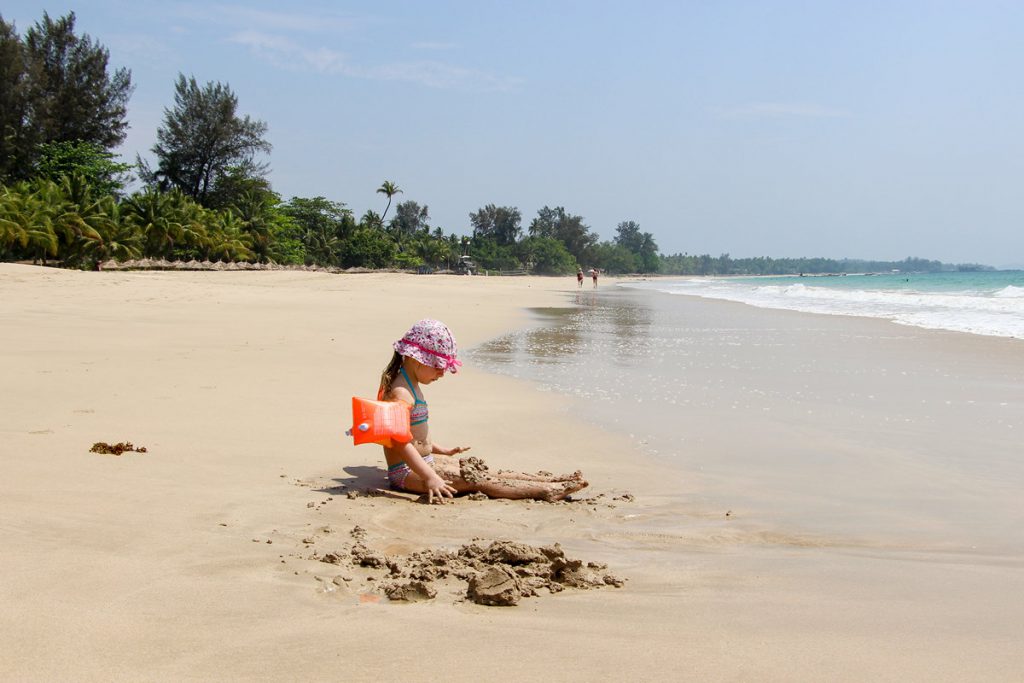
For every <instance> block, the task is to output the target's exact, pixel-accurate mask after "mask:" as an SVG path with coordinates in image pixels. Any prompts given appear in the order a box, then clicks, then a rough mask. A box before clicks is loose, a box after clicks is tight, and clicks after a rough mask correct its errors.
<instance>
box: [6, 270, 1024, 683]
mask: <svg viewBox="0 0 1024 683" xmlns="http://www.w3.org/2000/svg"><path fill="white" fill-rule="evenodd" d="M611 283H612V281H611V279H605V280H602V286H603V287H604V286H610V285H611ZM575 288H576V284H575V281H574V280H573V279H572V278H571V277H570V278H565V279H545V278H483V277H473V278H465V277H461V278H460V277H455V276H411V275H398V274H365V275H327V274H315V273H304V272H257V273H236V272H199V273H171V272H168V273H159V272H145V273H142V272H117V273H84V272H73V271H60V270H54V269H42V268H34V267H29V266H20V265H11V264H0V348H2V349H3V352H2V355H0V377H2V378H3V392H2V393H0V397H2V398H0V432H2V445H0V467H2V469H0V548H2V550H3V555H2V558H3V559H2V571H0V599H2V601H3V609H2V610H0V642H2V643H3V654H2V656H0V678H2V679H4V680H18V681H25V680H30V681H35V680H39V681H43V680H83V681H85V680H189V679H203V680H216V679H256V680H339V679H340V680H355V681H361V680H404V679H408V678H413V677H429V678H436V677H444V678H446V679H449V680H470V679H479V678H480V677H486V678H488V679H492V678H502V679H508V680H539V679H550V678H555V679H558V680H610V679H627V680H663V679H665V678H673V679H684V680H685V679H692V680H808V681H810V680H849V681H861V680H866V679H867V680H893V681H896V680H900V681H905V680H928V681H936V680H949V681H962V680H1020V679H1021V678H1024V655H1021V652H1022V648H1021V644H1022V643H1021V636H1020V628H1019V626H1020V623H1021V618H1022V616H1024V612H1022V604H1021V603H1022V599H1021V597H1020V596H1022V595H1024V579H1022V578H1021V576H1022V572H1021V571H1020V570H1021V568H1022V567H1021V562H1020V557H1019V555H1017V554H1010V553H1008V554H1003V555H993V556H992V557H990V558H988V559H985V560H982V561H979V560H978V558H975V557H969V556H958V555H957V554H955V553H946V554H940V555H937V554H936V553H931V552H929V553H919V554H916V555H915V553H913V552H903V553H901V554H898V555H893V554H892V553H887V552H885V549H884V548H879V547H876V546H871V545H867V546H865V545H860V546H858V545H853V544H843V543H839V544H830V543H828V542H824V541H822V537H821V535H814V534H791V535H787V534H785V533H766V532H764V531H763V530H762V529H758V528H757V527H756V525H754V526H744V525H743V523H742V520H732V519H729V518H728V517H727V516H726V515H725V512H726V511H725V510H722V509H720V508H718V507H716V506H715V505H714V504H710V503H706V502H704V503H702V502H700V500H697V499H688V498H687V497H686V496H685V495H680V494H681V493H685V491H682V492H681V491H679V490H678V489H675V488H673V489H668V488H666V485H665V482H666V478H665V477H663V476H659V471H660V470H659V467H660V466H662V463H659V462H658V461H656V460H654V459H652V458H651V457H650V456H648V455H646V454H645V453H643V452H642V450H641V449H638V448H637V445H636V441H635V440H634V439H630V438H629V437H628V436H627V435H624V434H618V433H616V432H613V431H603V430H600V429H598V428H595V427H594V426H593V425H592V424H591V423H590V422H588V421H587V420H585V419H583V418H582V417H581V416H580V414H579V411H578V408H579V405H578V403H576V404H574V399H567V398H564V397H561V396H559V395H557V394H553V393H547V392H539V391H537V390H536V387H535V386H534V385H532V384H530V383H528V382H526V381H523V380H518V379H514V378H510V377H502V376H497V375H492V374H487V373H485V372H483V371H482V370H481V369H480V368H478V367H474V366H473V365H472V364H467V365H466V366H465V367H464V368H463V371H462V372H460V373H459V374H458V375H457V376H454V377H446V378H445V379H444V380H442V381H440V382H438V383H436V384H434V385H432V386H431V387H430V388H429V393H428V399H429V401H430V405H431V433H432V435H433V436H434V438H435V439H436V440H437V441H438V442H440V443H442V444H444V445H456V444H470V445H472V446H473V451H472V454H473V455H478V456H480V457H482V458H484V459H485V460H486V461H487V462H488V463H489V464H490V465H491V467H492V468H498V467H505V468H510V469H519V470H528V471H533V470H538V469H546V470H551V471H555V472H563V471H572V470H574V469H577V468H580V469H583V471H584V473H585V474H586V476H587V479H588V480H589V481H590V482H591V486H590V488H588V489H586V490H585V491H583V492H581V493H580V494H579V495H578V496H576V497H578V498H580V499H582V500H577V501H575V502H570V503H565V504H547V503H534V502H527V501H490V500H470V499H466V498H460V499H458V500H456V501H455V502H453V503H450V504H447V505H443V506H427V505H424V504H421V503H420V502H417V500H416V498H415V496H411V495H405V494H391V493H387V492H383V491H380V493H379V495H367V494H366V492H367V491H369V492H370V493H373V492H374V491H376V490H377V487H379V486H380V485H381V484H382V483H383V476H384V475H383V458H382V455H381V453H380V452H379V449H377V448H375V447H372V446H363V447H358V448H356V447H353V446H352V445H351V443H350V441H349V440H347V439H346V438H345V437H344V436H343V432H344V430H345V428H347V427H348V426H349V425H348V424H347V423H348V421H349V411H350V398H351V396H352V395H363V396H370V395H372V394H373V392H374V391H375V388H376V382H377V378H378V376H379V373H380V371H381V369H382V368H383V366H384V364H385V363H386V362H387V360H388V358H389V356H390V343H391V342H392V341H393V340H394V339H395V338H396V337H397V336H398V335H400V334H401V333H403V332H404V331H405V330H406V329H407V328H408V326H409V325H410V324H411V323H412V322H414V321H415V320H417V319H419V318H422V317H435V318H439V319H441V320H444V321H445V322H446V323H448V324H449V325H450V326H451V327H452V329H453V330H454V332H455V334H456V337H457V338H458V340H459V344H460V347H462V348H463V349H467V348H470V347H473V346H476V345H479V344H481V343H483V342H485V341H487V340H489V339H492V338H494V337H496V336H497V335H499V334H501V333H503V332H505V331H507V330H509V329H512V328H515V327H517V326H522V325H526V324H529V323H530V322H531V319H530V318H529V316H528V315H527V313H526V312H525V309H526V308H528V307H533V308H538V307H539V308H543V307H562V306H566V305H567V304H570V303H571V300H572V299H571V296H572V294H573V290H575ZM708 305H709V306H711V307H713V308H714V310H716V311H719V312H720V313H721V314H723V315H727V311H728V310H730V309H729V306H730V305H729V304H720V305H715V304H708ZM715 306H717V308H716V307H715ZM799 317H800V319H805V317H803V316H799ZM830 324H831V323H830ZM835 324H836V325H839V326H845V327H843V329H846V330H850V329H854V330H858V331H863V333H864V334H865V335H868V336H870V335H877V332H878V330H879V329H880V328H879V327H877V326H876V325H882V324H883V323H871V322H866V321H859V320H852V319H850V320H844V321H842V322H837V323H835ZM962 338H963V337H962V336H960V335H945V334H938V333H935V334H922V335H920V339H921V340H922V341H921V342H920V345H919V346H917V347H916V350H915V354H925V355H927V354H929V353H934V354H938V355H940V356H943V357H951V358H953V359H954V360H955V359H958V358H959V359H964V358H973V357H974V356H975V355H976V353H977V349H978V347H976V346H975V344H978V343H980V344H982V347H981V348H989V347H987V346H985V345H984V342H985V341H986V340H981V341H980V342H974V341H972V342H971V348H970V349H969V352H963V351H961V350H959V349H958V344H960V343H961V342H960V341H959V340H960V339H962ZM820 342H821V340H820V339H815V340H814V341H813V343H814V344H818V343H820ZM901 348H902V347H900V348H897V349H896V350H897V351H899V350H901ZM992 348H995V347H992ZM999 348H1002V347H999ZM870 361H871V362H875V363H878V362H882V361H885V364H886V365H888V364H889V361H891V362H892V363H897V364H898V363H899V362H901V359H900V358H899V357H898V356H894V357H892V358H888V359H878V358H872V359H870ZM779 381H783V379H782V378H779ZM879 381H882V380H879ZM883 388H884V387H883ZM1011 389H1012V387H1011ZM724 412H727V411H724ZM724 412H723V414H719V415H718V418H717V419H718V420H719V421H720V422H726V421H727V420H726V416H725V414H724ZM828 420H830V421H831V423H832V424H834V426H835V429H836V430H837V431H843V430H847V429H848V428H850V427H851V425H855V424H856V416H855V415H854V414H852V413H851V415H844V414H843V413H842V412H841V411H833V412H832V413H829V415H828ZM844 420H846V421H847V422H844ZM732 434H733V435H734V436H735V438H736V439H737V441H736V442H735V443H734V445H735V446H736V447H743V448H757V449H761V450H763V451H765V452H768V453H772V452H775V451H778V452H780V453H782V452H788V446H787V441H786V438H788V436H789V433H788V432H786V431H785V430H770V429H769V430H765V431H764V432H763V433H761V434H760V436H759V438H756V439H754V438H752V437H751V436H750V435H749V434H744V432H743V430H742V425H737V427H736V430H735V431H734V432H732ZM720 438H721V441H720V442H719V443H714V444H704V446H706V447H707V448H718V449H727V448H728V447H729V442H728V439H727V438H726V436H722V437H720ZM98 441H106V442H110V443H115V442H119V441H131V442H132V443H133V444H134V445H135V446H144V447H145V448H146V452H144V453H139V452H127V453H124V454H122V455H120V456H113V455H101V454H96V453H91V452H90V451H89V448H90V446H92V444H93V443H95V442H98ZM794 469H795V468H794ZM780 476H781V475H780ZM350 494H351V496H352V497H350ZM784 504H785V503H784V502H782V501H780V505H784ZM737 521H739V522H740V524H736V522H737ZM475 539H481V540H480V542H481V543H486V542H489V541H491V540H511V541H516V542H519V543H525V544H530V545H532V546H551V545H553V544H555V543H558V544H560V546H561V548H562V549H563V550H564V551H565V553H566V554H567V555H568V556H570V557H572V558H578V559H580V560H583V561H584V562H594V563H598V564H604V565H607V567H608V571H609V572H611V573H613V574H614V575H615V576H618V577H622V578H624V579H625V583H624V585H622V586H620V587H616V586H605V587H601V588H599V589H592V590H578V589H573V588H569V589H566V590H564V591H561V592H558V593H556V594H551V595H549V594H547V593H546V591H540V593H541V594H540V595H538V596H537V597H530V598H525V599H523V600H522V601H521V602H520V603H519V604H518V605H517V606H515V607H488V606H483V605H478V604H474V603H473V602H471V601H467V600H466V599H465V598H464V597H463V595H462V593H461V589H460V588H459V583H458V582H449V583H445V584H442V585H441V589H440V590H439V591H438V593H437V595H436V597H434V598H433V599H430V600H421V601H414V602H406V601H390V600H388V599H387V598H385V597H382V595H381V592H380V590H379V588H378V585H379V584H380V583H381V582H382V581H384V580H385V577H384V574H383V573H382V572H376V573H375V572H374V571H371V570H370V569H368V568H351V567H348V566H343V565H335V564H331V563H330V562H323V561H321V560H322V559H323V558H324V557H326V556H327V555H328V554H329V553H332V552H334V551H339V552H340V553H346V552H349V551H350V549H351V548H352V546H353V544H354V543H356V542H357V541H358V542H362V543H363V544H364V545H365V546H366V547H367V548H369V549H371V550H373V551H376V552H378V553H382V554H384V555H387V556H389V557H392V558H396V557H399V558H400V557H407V556H408V555H410V554H412V553H415V552H421V551H428V550H431V551H436V550H448V551H455V550H457V549H458V548H460V547H461V546H463V545H465V544H468V543H471V542H473V541H474V540H475ZM345 577H347V578H349V579H351V580H350V581H345V580H344V578H345ZM336 579H337V582H336ZM368 579H369V580H368Z"/></svg>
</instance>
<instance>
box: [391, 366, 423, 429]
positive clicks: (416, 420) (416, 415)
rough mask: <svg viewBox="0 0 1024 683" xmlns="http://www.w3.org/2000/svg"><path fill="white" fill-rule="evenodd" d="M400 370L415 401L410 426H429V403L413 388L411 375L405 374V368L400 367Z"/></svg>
mask: <svg viewBox="0 0 1024 683" xmlns="http://www.w3.org/2000/svg"><path fill="white" fill-rule="evenodd" d="M398 369H399V370H401V371H402V378H403V379H404V380H405V383H406V384H408V385H409V391H410V392H411V393H412V397H413V399H415V403H413V406H412V412H411V414H410V417H411V418H412V421H411V422H410V424H412V425H413V426H415V425H422V424H427V418H428V416H429V411H428V410H427V402H426V401H424V400H423V398H422V397H421V396H420V395H418V394H417V393H416V390H415V389H414V388H413V386H412V382H411V381H410V380H409V375H408V374H407V373H406V372H405V368H402V367H400V368H398Z"/></svg>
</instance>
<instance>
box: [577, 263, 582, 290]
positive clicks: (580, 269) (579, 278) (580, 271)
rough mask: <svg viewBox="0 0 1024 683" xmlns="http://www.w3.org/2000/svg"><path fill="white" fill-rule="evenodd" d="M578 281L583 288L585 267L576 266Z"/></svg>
mask: <svg viewBox="0 0 1024 683" xmlns="http://www.w3.org/2000/svg"><path fill="white" fill-rule="evenodd" d="M576 283H577V284H578V285H579V286H580V289H583V268H582V267H579V266H577V268H576Z"/></svg>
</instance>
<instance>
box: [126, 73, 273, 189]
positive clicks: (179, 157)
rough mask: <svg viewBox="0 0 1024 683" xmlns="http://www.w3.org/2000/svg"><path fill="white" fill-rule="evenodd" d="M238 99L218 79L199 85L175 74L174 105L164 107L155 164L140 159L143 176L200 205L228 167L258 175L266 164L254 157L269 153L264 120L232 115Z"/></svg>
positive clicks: (236, 114)
mask: <svg viewBox="0 0 1024 683" xmlns="http://www.w3.org/2000/svg"><path fill="white" fill-rule="evenodd" d="M237 112H238V98H237V97H236V96H235V94H234V93H233V92H232V91H231V88H230V87H229V86H228V85H227V84H224V83H214V82H210V83H207V84H206V85H205V86H203V87H199V84H198V83H196V79H195V78H194V77H193V78H188V79H186V78H185V76H184V75H182V74H178V80H177V82H176V83H175V85H174V108H173V109H164V122H163V125H161V126H160V128H159V129H158V130H157V133H156V137H157V143H156V144H155V145H154V146H153V150H152V151H153V153H154V154H155V155H156V157H157V168H156V170H155V171H150V170H149V168H148V166H146V165H145V163H144V162H142V161H141V160H140V174H141V175H142V176H143V178H144V180H147V181H149V182H151V183H156V184H159V185H161V186H163V187H177V188H179V189H181V191H182V192H184V193H185V194H186V195H188V196H190V197H192V198H193V199H195V200H196V201H198V202H199V203H200V204H204V205H205V203H206V200H207V197H208V195H209V194H210V192H211V191H212V190H213V188H214V186H215V185H216V184H217V182H218V181H219V180H221V179H222V178H223V177H224V176H226V175H227V174H228V173H229V170H230V169H232V168H235V169H242V172H243V173H244V174H245V175H247V176H250V177H262V175H263V174H264V173H265V172H266V164H264V163H259V162H257V161H256V155H257V154H258V153H259V152H269V151H270V149H271V145H270V143H269V142H267V141H266V139H264V135H265V134H266V132H267V124H266V123H264V122H263V121H259V120H253V119H250V118H249V117H248V116H244V117H240V116H238V113H237Z"/></svg>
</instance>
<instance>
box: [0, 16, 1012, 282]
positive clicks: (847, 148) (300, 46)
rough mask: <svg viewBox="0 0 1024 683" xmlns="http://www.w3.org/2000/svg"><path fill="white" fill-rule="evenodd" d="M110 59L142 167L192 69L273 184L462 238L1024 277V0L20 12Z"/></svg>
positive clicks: (127, 150)
mask: <svg viewBox="0 0 1024 683" xmlns="http://www.w3.org/2000/svg"><path fill="white" fill-rule="evenodd" d="M43 9H45V10H46V11H48V12H49V13H50V15H51V16H52V17H57V16H60V15H63V14H65V13H66V12H67V11H69V10H74V11H75V13H76V14H77V17H78V25H77V26H78V32H79V34H81V33H88V34H90V35H91V36H92V37H93V38H95V39H97V40H99V41H100V42H101V43H103V44H104V45H105V46H107V47H108V48H109V49H110V52H111V63H112V66H114V67H119V66H126V67H128V68H130V69H131V70H132V78H133V81H134V83H135V84H136V90H135V94H134V95H133V97H132V99H131V102H130V108H129V120H130V123H131V131H130V134H129V137H128V140H127V141H126V143H125V145H124V147H123V148H122V149H121V150H120V151H121V152H122V153H123V155H124V156H125V158H126V160H134V157H135V153H136V152H141V153H143V154H144V155H147V154H148V153H149V152H148V150H149V149H150V148H151V147H152V145H153V144H154V142H155V141H156V129H157V127H158V126H159V125H160V123H161V121H162V118H163V109H164V107H167V106H169V105H171V104H172V103H173V86H174V81H175V79H176V78H177V75H178V73H179V72H181V73H184V74H185V75H186V76H195V78H196V79H197V80H198V81H199V82H200V83H206V82H208V81H220V82H224V83H228V84H229V85H230V86H231V88H232V90H234V92H235V93H236V94H237V96H238V98H239V105H240V111H241V113H243V114H248V115H250V116H253V117H255V118H259V119H262V120H264V121H266V123H267V124H268V126H269V134H268V138H269V140H270V142H271V143H272V144H273V145H274V150H273V152H272V154H271V155H270V158H269V161H270V164H271V169H272V170H271V176H270V177H271V180H272V182H273V185H274V189H275V190H276V191H278V192H279V193H281V194H282V195H283V196H284V197H285V198H289V197H291V196H294V195H298V196H303V197H312V196H316V195H323V196H325V197H327V198H329V199H332V200H335V201H342V202H345V203H346V204H347V205H348V206H349V207H350V208H351V209H352V210H353V211H354V212H355V214H356V215H357V216H359V215H362V214H363V212H365V211H366V210H367V209H371V208H372V209H374V210H375V211H377V212H380V211H382V210H383V208H384V205H385V203H386V200H385V198H384V196H383V195H380V194H376V193H375V190H376V188H377V187H379V186H380V184H381V182H383V181H384V180H391V181H393V182H395V183H397V184H398V185H399V187H401V188H402V190H403V194H401V195H398V200H409V199H411V200H415V201H417V202H419V203H420V204H426V205H428V206H429V207H430V216H431V224H432V225H434V226H441V227H442V228H444V229H445V231H446V232H457V233H464V232H469V227H468V226H469V221H468V214H469V213H470V212H472V211H475V210H477V209H478V208H480V207H481V206H484V205H486V204H489V203H494V204H497V205H506V206H516V207H518V208H519V210H520V211H521V212H522V214H523V227H524V228H525V227H526V226H528V225H529V222H530V220H531V219H532V218H533V217H534V216H535V215H536V213H537V210H538V209H540V208H541V207H543V206H545V205H548V206H552V207H554V206H564V207H565V209H566V210H567V211H569V212H570V213H573V214H578V215H581V216H583V217H584V220H585V223H586V224H587V225H589V226H590V227H591V228H592V229H593V230H594V231H596V232H597V233H598V234H599V235H600V236H601V238H602V239H610V238H612V237H613V236H614V235H615V226H616V225H618V223H619V222H621V221H625V220H634V221H637V222H638V223H639V224H640V226H641V229H642V230H644V231H647V232H651V233H653V234H654V236H655V238H656V240H657V242H658V245H659V247H660V248H661V251H662V252H664V253H676V252H689V253H698V254H699V253H711V254H712V255H718V254H720V253H723V252H728V253H730V254H731V255H732V256H734V257H741V256H759V255H768V256H776V257H779V256H828V257H835V258H843V257H850V258H878V259H901V258H904V257H906V256H910V255H913V256H921V257H925V258H933V259H940V260H943V261H955V262H963V261H974V262H982V263H988V264H992V265H997V266H1002V265H1008V264H1020V263H1024V2H1020V1H1018V0H1013V1H1007V2H994V1H992V2H990V1H986V0H964V1H962V2H943V1H935V2H924V1H921V2H898V1H895V2H893V1H885V2H871V1H870V0H869V1H864V0H857V1H856V2H851V1H849V0H844V1H842V2H812V1H807V2H796V1H793V2H729V1H721V2H718V1H712V0H707V1H702V2H683V1H680V2H644V1H642V0H639V1H638V0H631V1H628V2H627V1H626V0H622V1H621V2H515V1H503V2H498V1H491V0H467V1H466V2H445V1H443V0H440V1H439V0H435V1H433V2H425V1H423V2H412V1H409V2H406V1H401V0H399V1H395V0H388V1H386V2H379V1H378V2H342V1H338V2H328V1H326V0H311V1H306V2H285V1H281V0H278V1H276V2H269V1H268V2H244V3H243V2H238V3H230V2H178V1H174V0H169V1H164V2H149V1H146V0H110V1H101V0H98V1H92V2H84V1H83V2H67V1H65V0H60V1H57V2H48V3H47V2H44V3H40V2H39V1H38V0H33V1H32V2H26V1H24V0H6V2H4V3H3V8H2V9H0V13H2V15H3V17H4V19H6V20H7V21H11V20H14V21H15V22H16V24H17V27H18V30H19V31H20V32H22V33H24V31H25V30H26V29H27V28H28V27H29V26H30V25H32V24H33V23H35V22H36V21H38V20H39V19H40V18H41V16H42V11H43Z"/></svg>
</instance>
